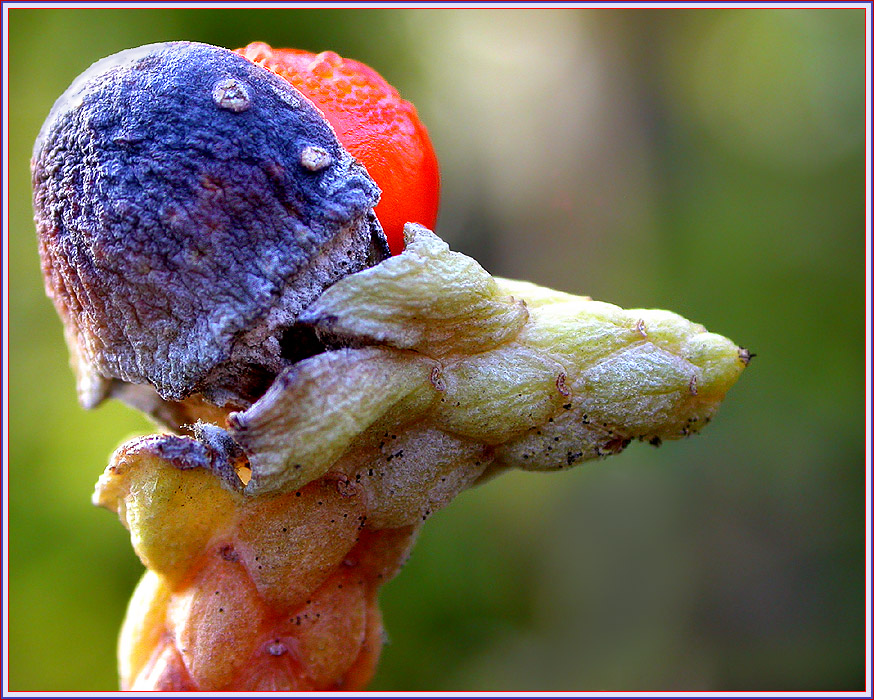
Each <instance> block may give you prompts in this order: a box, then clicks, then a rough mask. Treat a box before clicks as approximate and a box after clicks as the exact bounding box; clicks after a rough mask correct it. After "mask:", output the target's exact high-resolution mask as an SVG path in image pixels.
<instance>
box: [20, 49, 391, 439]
mask: <svg viewBox="0 0 874 700" xmlns="http://www.w3.org/2000/svg"><path fill="white" fill-rule="evenodd" d="M32 168H33V185H34V210H35V213H36V223H37V231H38V234H39V242H40V253H41V256H42V262H43V272H44V275H45V280H46V287H47V290H48V292H49V295H50V296H51V297H52V299H53V300H54V302H55V305H56V307H57V309H58V312H59V313H60V315H61V317H62V318H63V320H64V322H65V325H66V328H67V335H68V339H69V341H70V343H71V347H72V355H73V358H74V364H75V365H76V369H77V373H78V377H79V393H80V399H81V400H82V402H83V403H84V404H85V405H86V406H93V405H95V404H96V403H98V402H99V401H100V400H102V399H103V398H104V397H105V396H106V395H107V394H109V393H111V392H114V393H116V394H119V395H120V396H122V397H123V398H128V399H130V400H132V401H133V402H134V403H136V404H139V405H140V406H141V407H144V408H147V409H149V408H151V406H152V405H153V404H155V405H157V406H158V407H159V408H160V402H158V399H157V397H153V396H152V397H151V398H150V395H149V390H147V389H145V387H146V386H148V385H151V386H153V387H154V389H155V390H156V391H157V393H158V395H159V396H160V397H161V399H164V400H165V401H169V402H178V401H180V400H182V399H185V398H187V397H189V396H191V395H193V394H201V395H203V396H204V397H206V399H207V400H208V401H209V402H210V403H213V404H217V405H219V406H222V405H225V404H230V405H232V406H237V407H242V406H246V405H248V404H249V403H250V402H251V401H252V400H253V399H254V398H255V397H257V396H259V395H260V394H261V393H263V391H264V389H265V388H266V386H268V385H269V384H270V382H271V381H272V378H273V377H274V376H275V375H276V373H277V372H278V371H279V370H280V369H281V368H282V367H283V366H285V365H287V364H289V363H290V361H291V360H294V359H297V358H298V357H299V356H300V355H301V354H306V353H307V352H308V351H309V350H308V348H303V349H301V348H297V347H294V343H293V339H294V338H293V336H284V333H286V332H287V331H288V329H290V328H291V327H292V326H293V325H294V323H295V320H296V318H297V316H298V314H299V313H300V312H301V310H302V309H303V308H305V307H306V306H307V305H308V304H309V303H310V302H311V301H313V300H314V299H315V298H316V297H318V295H319V294H321V292H322V291H323V290H324V289H325V288H326V287H328V286H329V285H331V284H332V283H333V282H335V281H336V280H338V279H340V278H341V277H342V276H344V275H346V274H348V273H350V272H355V271H357V270H360V269H362V268H364V267H367V266H369V265H372V264H374V263H375V262H378V261H379V260H380V259H382V258H384V257H385V256H386V255H387V254H388V248H387V244H386V241H385V238H384V236H383V234H382V232H381V229H380V227H379V224H378V223H377V221H376V219H375V217H374V214H373V209H372V208H373V206H374V205H375V204H376V202H377V199H378V189H377V188H376V186H375V184H374V183H373V181H372V180H371V179H370V178H369V177H368V175H367V173H366V171H365V170H364V169H363V168H362V167H361V166H360V165H359V164H357V163H356V162H355V161H354V160H353V159H352V157H351V156H350V155H349V154H348V152H347V151H346V150H345V149H344V148H343V147H342V146H341V145H340V143H339V142H338V141H337V138H336V135H335V134H334V132H333V130H332V129H331V127H330V125H329V124H328V123H327V122H326V121H325V119H324V117H323V116H322V114H321V112H320V111H319V110H318V109H316V108H315V107H314V106H313V105H312V103H311V102H310V101H309V100H307V99H306V98H305V97H304V96H303V95H301V94H300V93H299V92H298V91H297V90H296V89H295V88H294V87H292V86H291V85H290V84H289V83H288V82H287V81H285V80H283V79H281V78H279V77H278V76H276V75H275V74H273V73H272V72H270V71H268V70H265V69H263V68H260V67H258V66H256V65H254V64H253V63H251V62H250V61H248V60H246V59H245V58H243V57H241V56H238V55H237V54H235V53H233V52H231V51H228V50H226V49H220V48H217V47H213V46H207V45H204V44H195V43H187V42H172V43H167V44H153V45H150V46H144V47H141V48H138V49H131V50H129V51H123V52H121V53H119V54H116V55H114V56H110V57H109V58H106V59H103V60H102V61H99V62H97V63H96V64H94V65H93V66H92V67H91V68H90V69H89V70H88V71H86V72H85V73H84V74H83V75H82V76H80V77H79V78H78V79H77V80H76V81H75V82H74V83H73V85H72V86H71V87H70V88H69V89H68V90H67V91H66V92H65V93H64V94H63V95H62V96H61V98H60V99H59V100H58V101H57V103H56V104H55V106H54V108H53V109H52V111H51V113H50V115H49V117H48V119H47V120H46V122H45V125H44V126H43V128H42V131H41V132H40V135H39V138H38V139H37V141H36V145H35V146H34V154H33V163H32ZM112 380H116V381H115V382H113V381H112ZM119 382H124V383H130V384H133V385H137V386H138V387H140V389H139V390H137V391H135V392H134V391H131V390H130V387H122V386H119ZM159 408H156V409H155V410H153V412H155V413H159ZM164 413H165V414H168V410H167V409H166V408H165V409H164ZM167 422H169V423H171V424H173V423H175V422H176V421H174V420H173V418H172V417H170V418H169V419H168V421H167Z"/></svg>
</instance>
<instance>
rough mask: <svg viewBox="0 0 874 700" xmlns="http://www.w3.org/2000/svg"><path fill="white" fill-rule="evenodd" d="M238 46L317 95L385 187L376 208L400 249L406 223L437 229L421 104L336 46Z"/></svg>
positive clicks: (433, 167) (436, 186)
mask: <svg viewBox="0 0 874 700" xmlns="http://www.w3.org/2000/svg"><path fill="white" fill-rule="evenodd" d="M236 52H237V53H238V54H240V55H241V56H244V57H246V58H248V59H249V60H250V61H252V62H254V63H257V64H258V65H261V66H264V67H265V68H268V69H269V70H271V71H273V72H274V73H276V74H277V75H279V76H281V77H283V78H285V79H286V80H287V81H288V82H290V83H291V84H292V85H293V86H294V87H296V88H297V89H298V90H299V91H300V92H301V93H303V94H304V96H306V97H307V98H309V100H310V101H312V102H313V103H314V104H315V105H316V107H318V108H319V109H320V110H321V111H322V113H323V114H324V115H325V118H326V119H327V120H328V122H329V123H330V124H331V126H332V127H334V131H335V132H336V133H337V138H339V140H340V143H342V144H343V146H344V147H345V148H346V150H348V151H349V152H350V153H351V154H352V156H353V157H354V158H356V159H357V160H358V161H360V162H361V163H362V164H363V165H364V167H365V168H367V172H368V173H370V176H371V177H372V178H373V179H374V180H375V181H376V184H377V185H379V188H380V189H381V190H382V196H381V197H380V200H379V204H378V205H377V206H376V208H375V212H376V216H377V218H378V219H379V222H380V224H382V228H383V230H384V231H385V235H386V238H388V244H389V248H391V252H392V254H393V255H397V254H398V253H400V252H401V251H402V250H403V248H404V224H405V223H407V222H410V221H412V222H415V223H418V224H422V225H423V226H425V227H427V228H429V229H433V228H434V225H435V223H436V222H437V206H438V201H439V197H440V175H439V172H438V167H437V156H436V155H435V153H434V147H433V146H432V145H431V140H430V139H429V138H428V132H427V131H426V130H425V127H424V126H423V124H422V122H421V121H420V120H419V116H418V114H417V113H416V108H415V107H413V105H412V104H410V103H409V102H407V101H406V100H403V99H401V96H400V95H399V94H398V91H397V90H395V89H394V88H393V87H392V86H391V85H389V84H388V83H387V82H386V81H385V80H384V79H383V78H382V76H381V75H379V73H377V72H376V71H375V70H373V69H372V68H370V67H368V66H366V65H364V64H363V63H359V62H358V61H353V60H351V59H348V58H341V57H340V56H338V55H337V54H336V53H334V52H333V51H324V52H323V53H320V54H313V53H310V52H308V51H301V50H299V49H273V48H271V47H270V46H268V45H267V44H265V43H263V42H255V43H252V44H249V45H248V46H246V47H245V48H243V49H237V50H236Z"/></svg>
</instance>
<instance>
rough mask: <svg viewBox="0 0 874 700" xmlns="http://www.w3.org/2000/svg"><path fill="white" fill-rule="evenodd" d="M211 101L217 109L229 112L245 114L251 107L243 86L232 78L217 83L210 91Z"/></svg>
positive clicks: (247, 93) (246, 91) (247, 92)
mask: <svg viewBox="0 0 874 700" xmlns="http://www.w3.org/2000/svg"><path fill="white" fill-rule="evenodd" d="M212 99H213V100H215V103H216V104H217V105H218V106H219V107H221V108H222V109H229V110H230V111H231V112H245V111H246V110H247V109H249V107H250V106H251V105H252V103H251V101H250V100H249V91H248V90H247V89H246V86H245V84H244V83H241V82H239V81H238V80H234V79H233V78H227V79H226V80H220V81H219V82H217V83H216V84H215V87H213V89H212Z"/></svg>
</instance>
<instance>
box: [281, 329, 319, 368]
mask: <svg viewBox="0 0 874 700" xmlns="http://www.w3.org/2000/svg"><path fill="white" fill-rule="evenodd" d="M279 347H280V354H281V355H282V359H283V360H288V361H289V362H291V363H295V362H300V361H301V360H305V359H306V358H308V357H313V356H314V355H318V354H319V353H322V352H324V351H325V349H326V347H325V344H324V343H323V342H322V341H321V340H319V337H318V335H316V330H315V328H313V327H312V326H304V325H300V324H295V325H294V326H291V327H290V328H286V329H285V330H284V331H282V335H281V336H280V338H279Z"/></svg>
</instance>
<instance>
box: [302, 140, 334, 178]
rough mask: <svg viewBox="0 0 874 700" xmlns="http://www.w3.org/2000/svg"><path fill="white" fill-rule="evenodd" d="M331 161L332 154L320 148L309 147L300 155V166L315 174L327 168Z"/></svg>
mask: <svg viewBox="0 0 874 700" xmlns="http://www.w3.org/2000/svg"><path fill="white" fill-rule="evenodd" d="M331 160H332V158H331V154H330V153H328V152H327V151H326V150H325V149H324V148H321V147H320V146H307V147H306V148H304V149H303V150H302V151H301V153H300V164H301V165H302V166H303V167H304V168H306V169H307V170H310V171H312V172H314V173H315V172H318V171H319V170H324V169H325V168H327V167H328V166H329V165H330V164H331Z"/></svg>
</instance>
